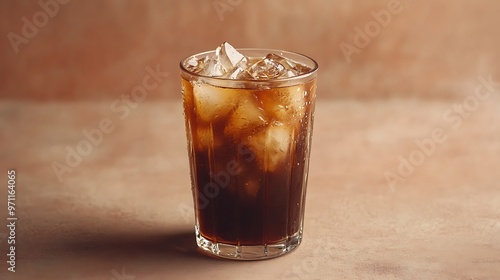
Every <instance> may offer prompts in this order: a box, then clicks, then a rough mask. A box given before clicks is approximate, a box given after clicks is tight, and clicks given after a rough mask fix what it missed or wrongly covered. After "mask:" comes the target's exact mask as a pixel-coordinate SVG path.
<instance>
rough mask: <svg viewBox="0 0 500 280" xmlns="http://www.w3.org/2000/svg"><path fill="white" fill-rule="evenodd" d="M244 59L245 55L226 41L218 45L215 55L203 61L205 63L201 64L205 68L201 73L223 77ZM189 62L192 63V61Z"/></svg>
mask: <svg viewBox="0 0 500 280" xmlns="http://www.w3.org/2000/svg"><path fill="white" fill-rule="evenodd" d="M244 59H245V56H243V55H242V54H241V53H239V52H238V51H237V50H236V49H235V48H234V47H233V46H231V45H230V44H229V43H227V42H224V43H223V44H222V45H220V46H219V47H217V49H216V50H215V55H214V56H213V57H209V58H208V59H207V60H204V61H203V62H204V63H203V65H202V66H201V67H202V68H203V70H202V71H201V73H202V74H203V75H207V76H212V77H221V76H224V75H225V74H226V73H232V72H234V68H236V67H237V65H238V63H239V62H240V61H242V60H244ZM188 62H189V63H192V62H191V61H188Z"/></svg>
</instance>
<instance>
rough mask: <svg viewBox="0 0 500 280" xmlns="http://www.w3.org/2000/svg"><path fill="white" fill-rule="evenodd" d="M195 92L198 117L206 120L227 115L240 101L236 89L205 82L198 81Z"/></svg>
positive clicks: (194, 88)
mask: <svg viewBox="0 0 500 280" xmlns="http://www.w3.org/2000/svg"><path fill="white" fill-rule="evenodd" d="M193 93H194V101H195V106H196V112H197V114H198V117H199V118H200V119H201V120H203V121H205V122H210V121H217V120H218V119H219V118H223V117H225V116H227V115H228V114H229V112H230V111H231V110H232V109H233V108H234V107H235V105H236V104H237V101H238V98H237V95H238V92H236V90H234V89H228V88H219V87H215V86H211V85H207V84H203V83H196V84H195V85H194V87H193Z"/></svg>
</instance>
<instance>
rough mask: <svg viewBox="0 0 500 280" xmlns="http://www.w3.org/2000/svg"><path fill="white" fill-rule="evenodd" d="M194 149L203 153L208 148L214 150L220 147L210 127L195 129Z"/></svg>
mask: <svg viewBox="0 0 500 280" xmlns="http://www.w3.org/2000/svg"><path fill="white" fill-rule="evenodd" d="M193 138H194V139H195V148H196V149H198V150H200V151H205V150H207V149H208V148H209V147H210V148H212V149H216V148H218V147H220V146H221V143H222V142H221V141H219V140H217V138H216V136H215V135H214V133H213V130H212V128H211V127H210V126H198V127H197V128H196V135H195V137H193Z"/></svg>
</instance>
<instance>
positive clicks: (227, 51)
mask: <svg viewBox="0 0 500 280" xmlns="http://www.w3.org/2000/svg"><path fill="white" fill-rule="evenodd" d="M215 53H216V57H218V60H219V61H220V62H221V64H222V66H223V67H224V68H225V69H226V71H227V72H229V71H231V70H232V69H233V68H234V67H235V66H236V64H238V62H240V61H241V60H242V59H244V58H245V56H243V55H242V54H241V53H239V52H238V51H237V50H236V49H235V48H234V47H233V46H231V45H230V44H229V43H228V42H224V43H222V45H220V46H219V47H218V48H217V49H216V50H215Z"/></svg>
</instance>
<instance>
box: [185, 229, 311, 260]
mask: <svg viewBox="0 0 500 280" xmlns="http://www.w3.org/2000/svg"><path fill="white" fill-rule="evenodd" d="M195 230H196V243H197V244H198V247H199V248H200V249H201V251H202V252H203V253H204V254H206V255H209V256H212V257H218V258H224V259H231V260H265V259H271V258H276V257H279V256H281V255H284V254H287V253H289V252H291V251H293V250H294V249H295V248H297V247H298V246H299V245H300V242H301V241H302V231H299V232H297V233H296V234H295V235H293V236H290V237H289V238H288V239H287V240H285V241H282V242H279V243H273V244H266V245H250V246H247V245H232V244H225V243H213V242H212V241H210V240H208V239H206V238H205V237H203V236H201V233H200V231H199V229H198V227H195Z"/></svg>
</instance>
